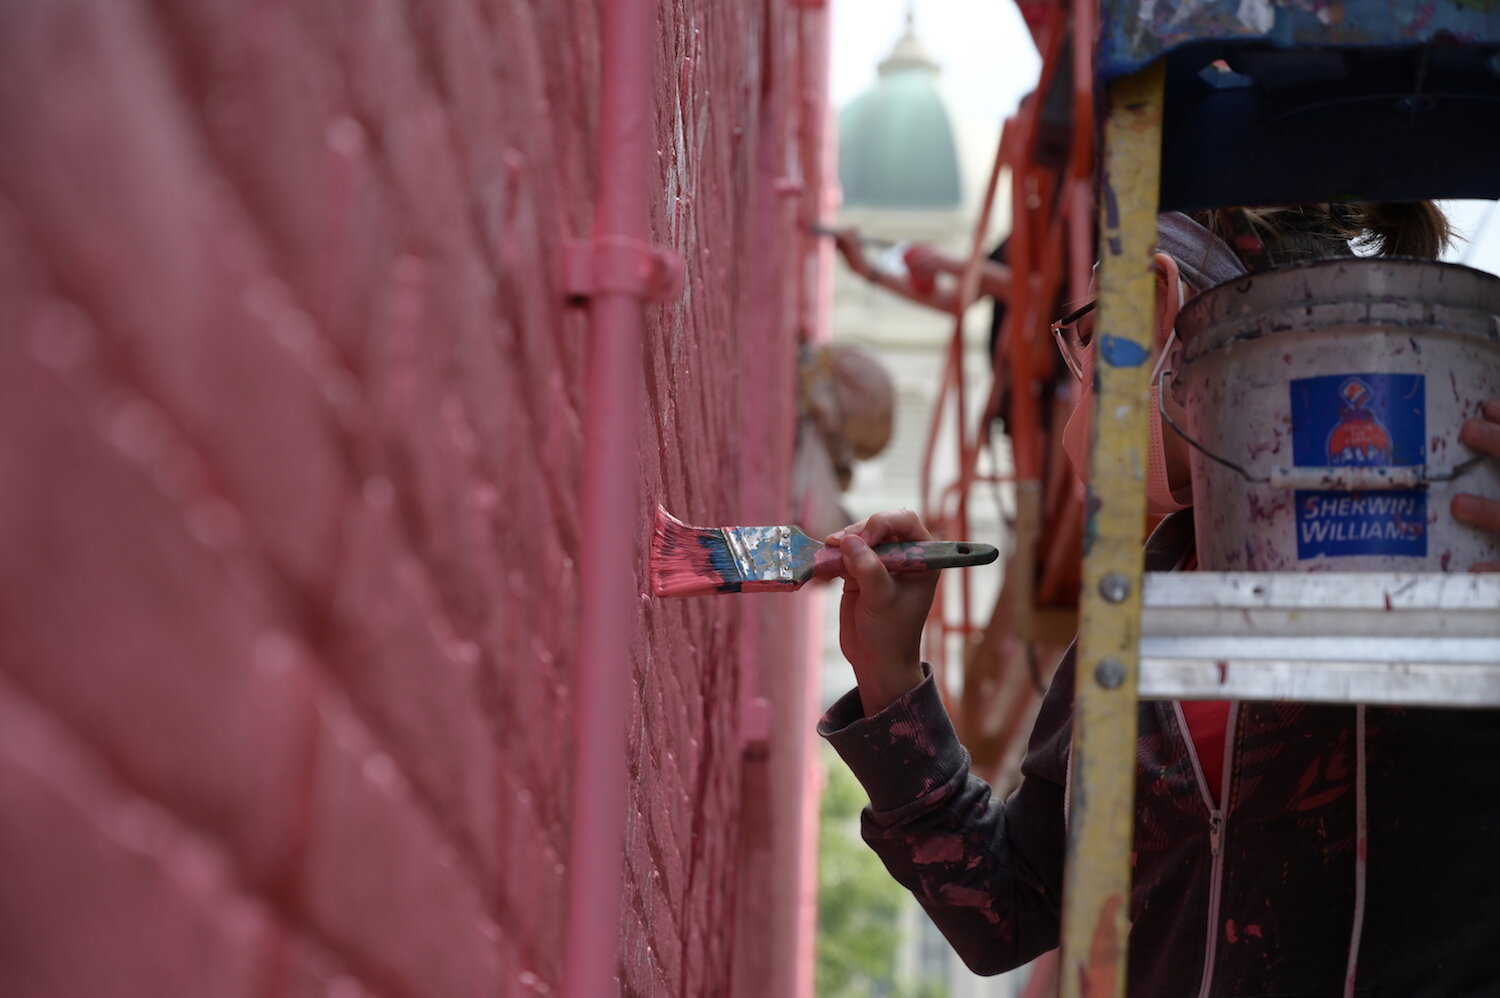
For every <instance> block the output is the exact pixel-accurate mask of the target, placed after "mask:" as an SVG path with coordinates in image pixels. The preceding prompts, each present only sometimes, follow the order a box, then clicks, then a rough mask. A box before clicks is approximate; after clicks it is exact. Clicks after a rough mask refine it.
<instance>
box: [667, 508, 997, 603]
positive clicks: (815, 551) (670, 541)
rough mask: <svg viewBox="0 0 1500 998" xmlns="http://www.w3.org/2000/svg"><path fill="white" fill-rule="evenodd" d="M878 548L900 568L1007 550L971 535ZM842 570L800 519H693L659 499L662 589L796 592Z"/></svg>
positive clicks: (837, 557) (958, 562)
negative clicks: (745, 522) (780, 522)
mask: <svg viewBox="0 0 1500 998" xmlns="http://www.w3.org/2000/svg"><path fill="white" fill-rule="evenodd" d="M873 550H874V552H875V554H876V556H877V557H878V558H879V559H880V562H881V564H883V565H884V566H885V568H886V570H887V571H888V572H894V573H908V572H929V571H933V570H935V569H940V568H962V567H965V566H969V565H985V564H988V563H990V562H992V561H994V560H995V559H996V558H997V557H999V554H1000V553H999V551H997V550H996V549H995V548H994V547H992V546H990V545H988V544H974V543H971V542H969V541H956V542H955V541H906V542H901V543H895V544H880V545H877V546H876V547H875V548H874V549H873ZM842 575H847V572H846V570H845V565H844V557H843V555H842V554H840V552H839V549H838V548H837V547H835V546H833V545H828V544H819V543H818V542H817V541H815V540H813V539H812V538H811V537H809V536H807V534H805V533H803V532H802V531H800V530H798V529H797V528H796V527H792V526H777V527H691V526H688V525H687V524H685V523H683V522H682V521H681V520H678V519H677V518H676V517H674V516H672V514H670V513H668V512H667V511H666V510H664V509H662V508H660V507H657V510H656V530H655V533H654V535H653V536H652V542H651V589H652V591H653V592H654V593H656V595H658V596H701V595H705V594H709V593H739V592H746V593H754V592H791V591H792V590H795V589H800V588H801V587H802V586H803V584H805V583H806V582H808V581H809V580H811V579H831V578H833V577H835V576H842Z"/></svg>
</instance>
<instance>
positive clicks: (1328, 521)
mask: <svg viewBox="0 0 1500 998" xmlns="http://www.w3.org/2000/svg"><path fill="white" fill-rule="evenodd" d="M1291 393H1292V459H1293V461H1294V462H1295V463H1296V465H1297V466H1298V467H1301V468H1307V467H1334V468H1385V467H1403V466H1410V465H1419V464H1423V463H1425V462H1426V439H1427V405H1426V391H1425V381H1424V379H1423V377H1422V375H1420V374H1341V375H1332V376H1328V377H1320V378H1303V379H1300V380H1297V381H1293V382H1292V384H1291ZM1296 499H1297V501H1296V511H1297V557H1298V558H1299V559H1303V558H1316V557H1319V556H1322V557H1339V556H1341V555H1359V554H1377V555H1403V556H1409V557H1416V558H1422V557H1426V555H1427V493H1426V491H1425V490H1422V489H1390V490H1384V489H1383V490H1380V491H1372V492H1334V491H1325V490H1314V489H1299V490H1298V491H1297V497H1296Z"/></svg>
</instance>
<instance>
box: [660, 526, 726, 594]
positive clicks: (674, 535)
mask: <svg viewBox="0 0 1500 998" xmlns="http://www.w3.org/2000/svg"><path fill="white" fill-rule="evenodd" d="M726 572H727V574H726ZM740 586H741V582H740V578H739V572H738V570H737V569H735V568H734V562H733V559H732V558H731V557H730V554H729V542H728V541H727V540H725V538H724V531H723V530H722V529H721V528H719V527H691V526H688V525H687V524H686V523H683V522H682V521H681V520H679V519H677V517H675V516H673V515H672V514H671V513H668V512H667V511H666V510H665V509H663V508H661V507H660V506H658V507H656V526H655V529H654V530H653V531H652V536H651V591H652V592H653V593H655V594H656V595H657V596H707V595H710V594H713V593H734V592H739V591H740Z"/></svg>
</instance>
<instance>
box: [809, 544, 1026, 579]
mask: <svg viewBox="0 0 1500 998" xmlns="http://www.w3.org/2000/svg"><path fill="white" fill-rule="evenodd" d="M874 551H875V553H876V554H877V555H878V556H879V557H880V562H881V564H883V565H884V566H885V567H886V571H889V572H931V571H935V570H937V569H939V568H967V567H969V566H970V565H988V564H989V563H990V562H992V561H994V560H995V559H996V558H998V557H1000V552H999V550H998V549H996V548H995V547H994V546H993V545H990V544H975V543H973V542H972V541H901V542H900V543H897V544H877V545H875V548H874ZM843 574H844V559H843V556H842V555H840V554H839V549H838V548H836V547H825V548H823V549H822V550H821V551H819V552H818V555H817V562H816V567H815V568H814V569H813V577H814V578H818V579H831V578H833V577H834V576H836V575H843Z"/></svg>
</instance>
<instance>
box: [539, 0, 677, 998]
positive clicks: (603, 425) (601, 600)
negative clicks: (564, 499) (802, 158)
mask: <svg viewBox="0 0 1500 998" xmlns="http://www.w3.org/2000/svg"><path fill="white" fill-rule="evenodd" d="M657 16H658V11H657V0H604V3H603V5H602V9H601V12H600V28H601V32H600V34H601V39H602V44H601V49H602V52H601V62H600V80H599V83H600V86H599V90H600V97H599V136H598V145H597V150H598V157H599V162H598V184H599V189H598V199H597V201H596V203H595V206H594V240H595V242H596V243H597V244H603V243H604V241H606V240H619V239H628V240H634V241H638V242H639V243H641V244H642V245H646V244H648V243H649V241H650V238H651V216H650V191H651V189H652V186H651V183H652V180H651V170H652V168H653V165H654V163H655V157H654V147H655V136H654V132H653V128H652V113H653V106H654V105H653V96H652V95H653V85H654V71H655V67H656V49H657V34H658V26H657ZM644 309H645V303H644V300H643V298H642V295H641V293H640V292H628V291H620V290H610V289H603V290H601V291H599V292H598V293H596V294H594V295H593V297H592V305H591V312H590V326H589V344H588V347H589V348H588V365H589V369H588V379H587V388H588V394H587V398H586V401H585V404H586V406H587V411H586V414H585V422H584V462H583V524H582V526H583V530H582V537H583V545H582V551H581V555H580V564H579V572H578V578H579V585H580V587H581V589H580V593H579V596H580V617H581V619H580V634H579V641H578V659H577V667H576V669H575V671H574V675H575V677H576V678H575V682H574V688H573V693H574V715H573V722H574V725H573V744H574V746H575V751H576V753H577V755H576V757H575V759H576V762H575V766H574V772H573V800H572V827H571V832H570V835H569V840H568V922H567V935H566V939H565V943H564V949H563V979H562V988H561V992H560V993H561V995H562V998H601V996H604V995H612V994H616V993H618V987H617V985H616V984H615V982H614V977H615V972H616V970H617V968H618V967H619V961H620V957H619V947H620V895H621V891H622V874H623V871H624V865H625V860H624V849H625V819H626V809H627V808H628V806H629V794H628V787H627V780H628V771H627V769H626V745H627V741H628V734H629V728H628V723H629V717H630V702H631V668H630V654H629V652H628V651H627V649H629V648H630V647H631V645H632V637H633V628H634V622H635V612H636V604H637V598H638V597H637V592H636V587H635V586H634V585H633V584H632V581H633V580H635V578H636V564H635V543H636V539H637V538H638V537H639V536H640V534H641V529H642V528H641V523H642V519H641V516H640V508H639V506H640V504H639V502H638V498H637V496H638V492H639V489H640V482H639V477H640V455H639V452H638V448H639V438H638V431H639V426H640V406H641V394H642V384H643V378H642V375H641V335H642V331H643V327H644Z"/></svg>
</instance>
